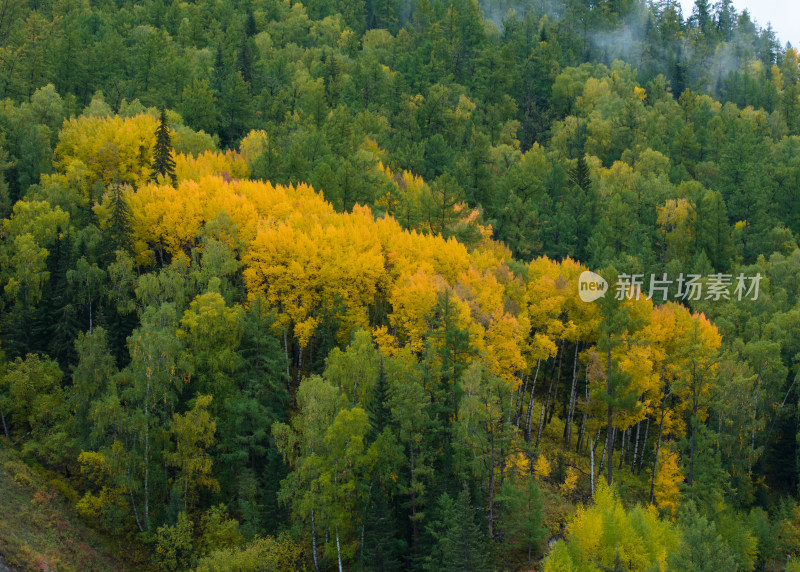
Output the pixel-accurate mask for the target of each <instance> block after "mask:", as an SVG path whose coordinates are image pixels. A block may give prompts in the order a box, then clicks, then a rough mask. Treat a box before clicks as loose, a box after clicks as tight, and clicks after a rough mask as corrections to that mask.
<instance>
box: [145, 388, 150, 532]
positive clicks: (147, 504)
mask: <svg viewBox="0 0 800 572" xmlns="http://www.w3.org/2000/svg"><path fill="white" fill-rule="evenodd" d="M149 476H150V377H149V376H148V377H147V390H146V392H145V400H144V525H145V529H146V530H147V531H148V532H150V483H149V482H148V478H149Z"/></svg>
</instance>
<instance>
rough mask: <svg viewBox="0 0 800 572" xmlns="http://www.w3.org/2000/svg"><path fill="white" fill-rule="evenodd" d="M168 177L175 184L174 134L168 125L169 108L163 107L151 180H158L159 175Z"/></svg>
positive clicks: (157, 130) (157, 132)
mask: <svg viewBox="0 0 800 572" xmlns="http://www.w3.org/2000/svg"><path fill="white" fill-rule="evenodd" d="M159 175H161V176H163V177H165V178H166V177H167V175H169V177H170V179H172V183H173V184H175V180H176V179H175V159H174V158H173V157H172V136H171V135H170V133H169V125H167V110H166V108H164V107H162V108H161V118H160V119H159V122H158V128H157V129H156V148H155V151H154V157H153V173H152V175H151V180H153V181H157V180H158V176H159Z"/></svg>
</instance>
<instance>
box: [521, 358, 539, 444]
mask: <svg viewBox="0 0 800 572" xmlns="http://www.w3.org/2000/svg"><path fill="white" fill-rule="evenodd" d="M541 364H542V360H541V359H537V360H536V374H535V375H534V376H533V385H532V386H531V398H530V400H529V401H528V418H527V419H526V420H525V442H526V443H530V442H531V420H532V419H533V393H534V392H535V391H536V379H537V378H538V377H539V366H540V365H541Z"/></svg>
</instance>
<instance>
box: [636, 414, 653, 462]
mask: <svg viewBox="0 0 800 572" xmlns="http://www.w3.org/2000/svg"><path fill="white" fill-rule="evenodd" d="M648 431H650V418H649V417H648V418H647V420H646V421H645V423H644V441H643V442H642V454H641V455H639V470H638V471H637V472H636V474H637V475H638V474H639V473H641V472H642V467H643V466H644V449H645V447H647V433H648Z"/></svg>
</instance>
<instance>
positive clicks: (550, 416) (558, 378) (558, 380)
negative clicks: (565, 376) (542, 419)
mask: <svg viewBox="0 0 800 572" xmlns="http://www.w3.org/2000/svg"><path fill="white" fill-rule="evenodd" d="M563 349H564V347H563V344H559V346H558V371H557V373H556V388H555V391H554V392H553V406H552V407H550V406H549V403H550V395H549V394H548V396H547V402H548V409H549V411H550V413H549V414H548V416H547V424H548V425H549V424H550V422H551V421H552V420H553V413H555V411H556V404H557V403H558V386H559V385H560V384H561V363H562V362H563V361H564V352H563V351H562V350H563ZM551 385H552V382H551Z"/></svg>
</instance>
